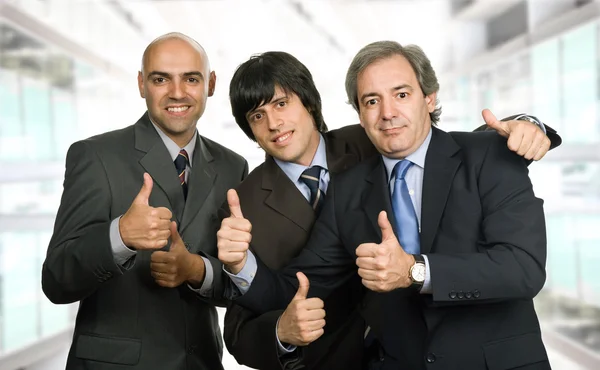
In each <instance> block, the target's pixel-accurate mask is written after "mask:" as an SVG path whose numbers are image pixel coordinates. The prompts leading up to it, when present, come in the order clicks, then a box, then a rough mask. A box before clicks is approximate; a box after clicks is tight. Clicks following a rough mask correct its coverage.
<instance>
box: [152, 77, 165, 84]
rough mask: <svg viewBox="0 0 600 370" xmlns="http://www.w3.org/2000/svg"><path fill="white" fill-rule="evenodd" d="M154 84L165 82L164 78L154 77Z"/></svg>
mask: <svg viewBox="0 0 600 370" xmlns="http://www.w3.org/2000/svg"><path fill="white" fill-rule="evenodd" d="M152 81H153V82H154V83H155V84H161V83H163V82H165V78H164V77H156V78H155V79H154V80H152Z"/></svg>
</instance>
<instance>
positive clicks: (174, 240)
mask: <svg viewBox="0 0 600 370" xmlns="http://www.w3.org/2000/svg"><path fill="white" fill-rule="evenodd" d="M169 229H170V231H171V247H170V248H169V250H173V248H182V247H183V248H185V243H184V242H183V239H181V236H180V235H179V231H177V222H175V221H171V227H170V228H169Z"/></svg>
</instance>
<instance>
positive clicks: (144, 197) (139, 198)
mask: <svg viewBox="0 0 600 370" xmlns="http://www.w3.org/2000/svg"><path fill="white" fill-rule="evenodd" d="M152 184H153V181H152V177H151V176H150V175H149V174H148V173H146V172H144V185H142V188H141V189H140V192H139V193H138V195H136V197H135V199H134V200H133V203H134V204H143V205H148V204H149V203H148V202H149V199H150V194H151V193H152Z"/></svg>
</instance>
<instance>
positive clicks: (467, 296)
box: [465, 292, 473, 299]
mask: <svg viewBox="0 0 600 370" xmlns="http://www.w3.org/2000/svg"><path fill="white" fill-rule="evenodd" d="M465 298H466V299H471V298H473V293H471V292H466V293H465Z"/></svg>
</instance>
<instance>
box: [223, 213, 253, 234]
mask: <svg viewBox="0 0 600 370" xmlns="http://www.w3.org/2000/svg"><path fill="white" fill-rule="evenodd" d="M222 227H226V228H229V229H234V230H240V231H245V232H248V233H249V232H251V231H252V224H251V223H250V221H248V220H247V219H245V218H233V217H228V218H224V219H223V222H222Z"/></svg>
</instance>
